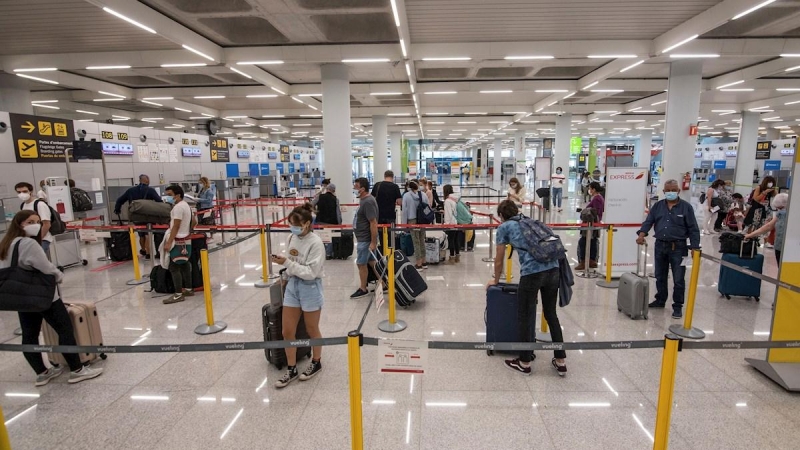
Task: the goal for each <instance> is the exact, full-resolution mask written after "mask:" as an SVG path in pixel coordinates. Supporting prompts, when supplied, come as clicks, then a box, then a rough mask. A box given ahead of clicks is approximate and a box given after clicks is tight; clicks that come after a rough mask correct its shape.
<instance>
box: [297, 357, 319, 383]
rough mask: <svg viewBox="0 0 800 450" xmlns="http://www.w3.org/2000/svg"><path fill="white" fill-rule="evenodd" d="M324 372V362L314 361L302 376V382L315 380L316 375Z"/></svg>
mask: <svg viewBox="0 0 800 450" xmlns="http://www.w3.org/2000/svg"><path fill="white" fill-rule="evenodd" d="M320 372H322V362H321V361H314V360H313V359H312V360H311V364H309V365H308V368H307V369H306V370H305V372H303V373H301V374H300V381H308V380H310V379H312V378H314V375H316V374H318V373H320Z"/></svg>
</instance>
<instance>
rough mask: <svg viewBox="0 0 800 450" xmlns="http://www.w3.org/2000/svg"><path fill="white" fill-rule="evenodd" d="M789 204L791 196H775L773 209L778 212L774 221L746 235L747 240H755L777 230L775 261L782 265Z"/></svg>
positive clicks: (784, 194) (783, 194)
mask: <svg viewBox="0 0 800 450" xmlns="http://www.w3.org/2000/svg"><path fill="white" fill-rule="evenodd" d="M788 204H789V194H787V193H782V194H778V195H776V196H775V198H774V199H773V200H772V207H773V208H775V209H776V210H777V212H776V213H775V215H773V216H772V219H771V220H770V221H769V222H767V223H766V224H765V225H764V226H763V227H761V228H759V229H757V230H755V231H753V232H751V233H748V234H746V235H744V238H745V239H753V238H757V237H759V236H761V235H762V234H766V233H769V232H770V231H772V230H773V229H775V245H774V247H775V259H777V260H778V264H779V265H780V263H781V252H783V243H784V242H785V241H786V221H787V220H788V219H787V218H786V206H787V205H788Z"/></svg>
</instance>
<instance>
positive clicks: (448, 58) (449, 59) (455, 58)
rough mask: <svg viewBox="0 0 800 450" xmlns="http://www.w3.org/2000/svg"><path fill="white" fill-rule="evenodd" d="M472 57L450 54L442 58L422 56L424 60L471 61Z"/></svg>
mask: <svg viewBox="0 0 800 450" xmlns="http://www.w3.org/2000/svg"><path fill="white" fill-rule="evenodd" d="M471 59H472V58H470V57H467V56H448V57H441V58H436V57H434V58H422V60H423V61H470V60H471Z"/></svg>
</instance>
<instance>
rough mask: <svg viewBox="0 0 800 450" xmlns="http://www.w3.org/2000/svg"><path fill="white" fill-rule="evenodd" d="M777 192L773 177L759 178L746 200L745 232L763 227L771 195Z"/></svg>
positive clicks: (767, 214) (767, 216)
mask: <svg viewBox="0 0 800 450" xmlns="http://www.w3.org/2000/svg"><path fill="white" fill-rule="evenodd" d="M777 194H778V189H777V188H776V187H775V178H773V177H770V176H766V177H764V179H763V180H761V184H759V185H758V186H756V188H755V189H753V192H752V193H751V194H750V199H749V201H748V202H747V203H748V204H747V208H748V209H747V212H746V213H745V217H744V227H745V230H746V232H752V231H754V230H757V229H759V228H761V227H763V226H764V225H765V224H766V223H767V219H768V218H769V203H770V201H771V200H772V197H775V195H777Z"/></svg>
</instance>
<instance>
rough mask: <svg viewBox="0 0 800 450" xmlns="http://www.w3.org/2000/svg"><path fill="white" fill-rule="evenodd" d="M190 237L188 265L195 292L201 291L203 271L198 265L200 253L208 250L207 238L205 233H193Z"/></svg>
mask: <svg viewBox="0 0 800 450" xmlns="http://www.w3.org/2000/svg"><path fill="white" fill-rule="evenodd" d="M162 236H163V235H162ZM191 237H192V254H191V255H189V264H191V265H192V288H194V289H195V290H203V270H202V267H201V264H200V251H201V250H208V243H207V239H208V237H207V236H206V234H205V233H195V234H193V235H192V236H191Z"/></svg>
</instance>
